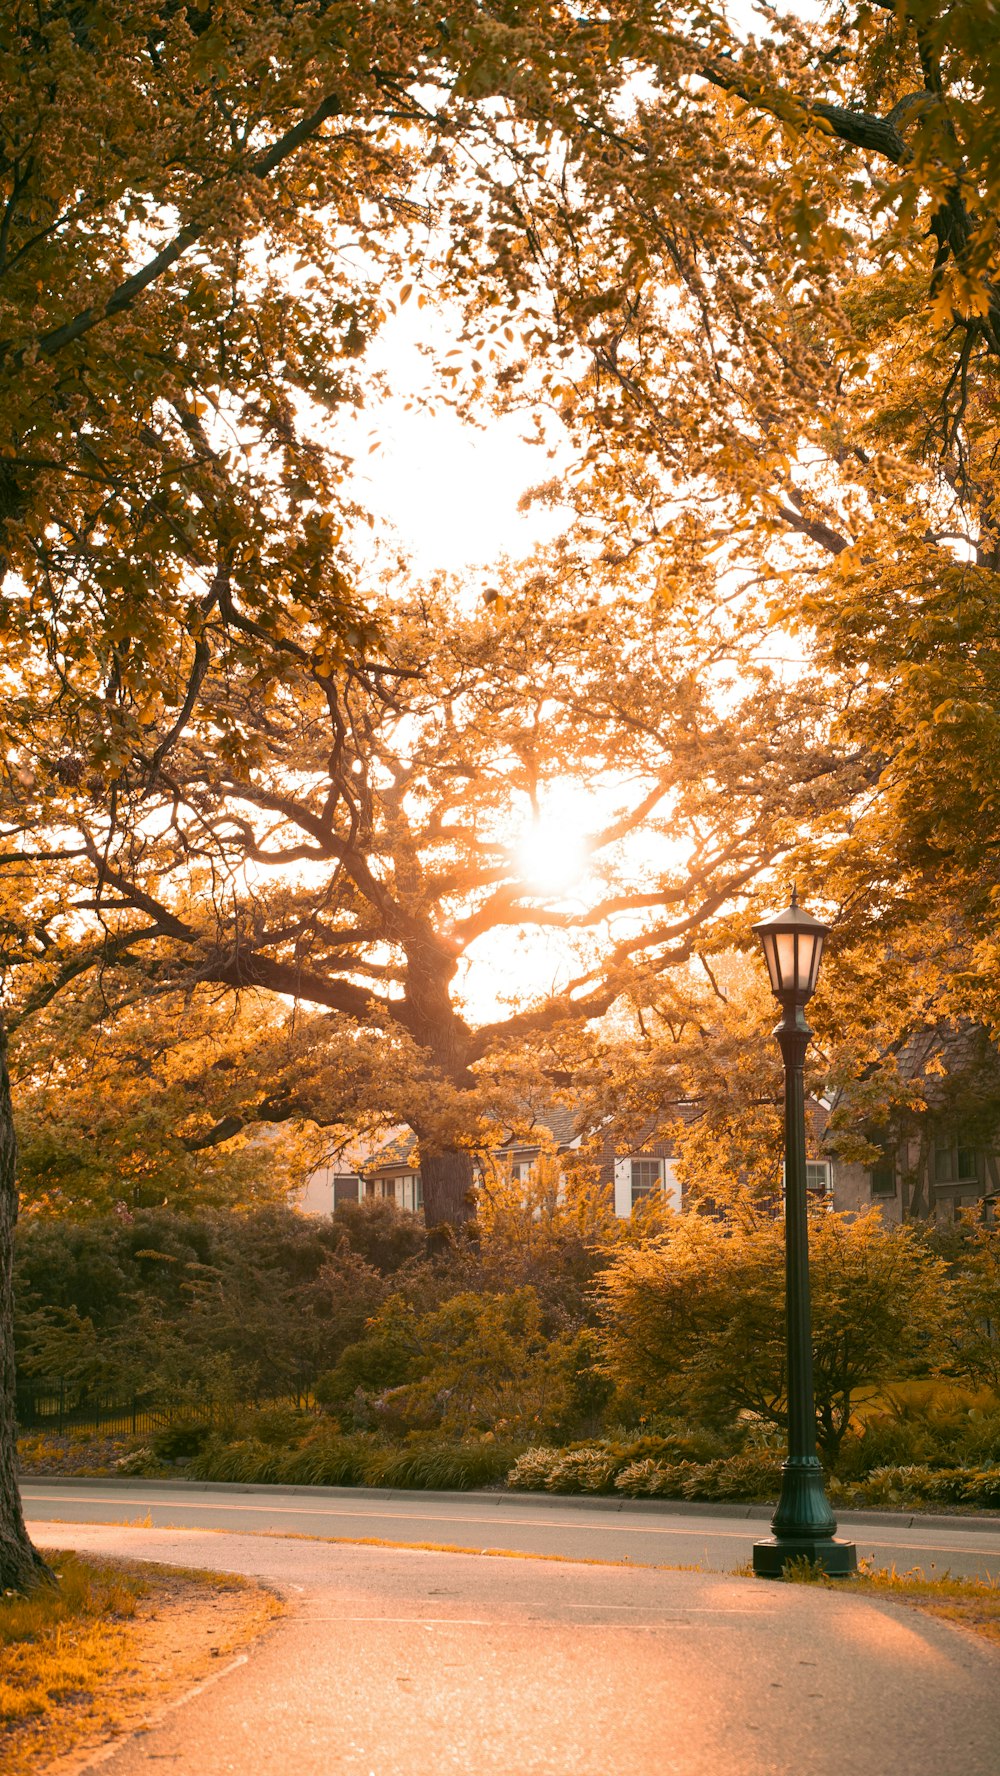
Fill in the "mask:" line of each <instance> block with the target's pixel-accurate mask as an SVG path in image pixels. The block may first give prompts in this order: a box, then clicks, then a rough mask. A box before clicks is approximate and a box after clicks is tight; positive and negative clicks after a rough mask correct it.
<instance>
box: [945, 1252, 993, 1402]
mask: <svg viewBox="0 0 1000 1776" xmlns="http://www.w3.org/2000/svg"><path fill="white" fill-rule="evenodd" d="M967 1235H968V1237H967V1239H966V1240H965V1241H963V1244H962V1248H961V1251H960V1253H959V1254H958V1256H957V1259H955V1260H954V1261H953V1264H952V1286H951V1295H952V1305H953V1316H952V1320H951V1325H950V1328H949V1330H950V1333H951V1339H952V1345H951V1353H950V1354H951V1360H952V1364H953V1366H954V1368H955V1370H956V1371H957V1373H958V1374H960V1375H968V1376H971V1378H972V1380H973V1381H977V1382H980V1383H982V1384H985V1386H987V1387H990V1388H992V1389H993V1391H994V1393H995V1394H997V1395H1000V1228H997V1227H995V1226H991V1227H986V1226H982V1225H979V1226H977V1227H974V1228H973V1227H969V1228H968V1229H967Z"/></svg>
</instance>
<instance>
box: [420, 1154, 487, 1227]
mask: <svg viewBox="0 0 1000 1776" xmlns="http://www.w3.org/2000/svg"><path fill="white" fill-rule="evenodd" d="M420 1179H421V1183H422V1184H423V1190H424V1219H425V1221H426V1223H427V1226H428V1228H429V1229H430V1230H431V1231H432V1232H433V1231H434V1230H436V1229H440V1230H442V1231H443V1230H444V1228H446V1227H462V1226H464V1225H465V1223H466V1222H468V1221H471V1220H472V1218H473V1215H474V1214H475V1203H474V1201H473V1195H472V1191H473V1185H474V1182H475V1178H474V1175H473V1170H472V1156H471V1155H470V1154H468V1153H463V1152H461V1151H460V1150H459V1149H455V1148H452V1149H446V1150H444V1151H441V1150H440V1149H438V1150H437V1151H434V1150H433V1149H432V1148H425V1147H424V1145H423V1143H421V1146H420Z"/></svg>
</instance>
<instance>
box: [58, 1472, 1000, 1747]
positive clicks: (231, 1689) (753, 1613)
mask: <svg viewBox="0 0 1000 1776" xmlns="http://www.w3.org/2000/svg"><path fill="white" fill-rule="evenodd" d="M32 1490H34V1489H32ZM142 1502H145V1501H142ZM31 1503H32V1507H33V1523H32V1528H33V1531H34V1533H35V1534H36V1535H38V1536H39V1537H40V1539H42V1540H43V1542H48V1544H49V1545H53V1544H56V1545H58V1546H62V1547H65V1546H67V1545H70V1546H75V1547H78V1548H80V1549H81V1550H93V1551H102V1552H108V1553H112V1552H114V1553H127V1554H129V1555H132V1556H135V1557H140V1558H145V1559H152V1560H160V1561H167V1562H182V1563H184V1564H193V1565H198V1566H211V1567H214V1568H216V1569H224V1570H228V1571H236V1572H242V1573H247V1574H251V1575H253V1576H255V1577H257V1578H260V1579H263V1580H264V1581H266V1582H269V1583H271V1584H272V1585H274V1586H276V1587H277V1588H278V1589H280V1590H281V1591H282V1592H283V1593H284V1594H285V1596H286V1597H287V1598H288V1599H289V1600H290V1612H289V1614H288V1615H286V1616H285V1617H284V1618H282V1619H281V1620H280V1621H279V1622H278V1623H277V1624H276V1625H275V1626H274V1627H273V1628H272V1629H271V1630H269V1632H268V1633H267V1634H266V1635H265V1637H264V1638H263V1639H262V1640H261V1641H260V1642H258V1644H257V1646H256V1647H255V1648H253V1649H251V1651H250V1653H249V1656H248V1657H246V1658H244V1659H243V1660H241V1661H236V1662H234V1663H233V1664H230V1665H228V1666H226V1667H224V1668H223V1669H222V1670H221V1671H220V1672H219V1673H218V1674H217V1675H214V1676H213V1678H212V1679H211V1680H210V1682H209V1683H208V1684H207V1685H203V1686H201V1688H200V1689H199V1690H196V1691H194V1692H193V1693H192V1694H191V1695H190V1696H189V1697H187V1698H185V1699H182V1700H181V1701H180V1703H179V1704H176V1703H175V1704H174V1705H172V1706H171V1707H170V1708H169V1709H168V1710H167V1711H166V1712H165V1713H164V1714H163V1715H161V1716H160V1718H159V1719H158V1720H154V1721H153V1722H151V1723H150V1726H149V1727H148V1729H147V1730H146V1731H144V1732H142V1733H140V1734H137V1735H134V1736H132V1737H131V1738H129V1739H126V1740H123V1741H122V1742H121V1743H120V1744H118V1745H115V1746H114V1747H112V1748H111V1750H110V1752H108V1751H105V1752H102V1753H99V1754H97V1756H96V1757H95V1758H94V1759H93V1760H92V1762H91V1764H90V1766H89V1767H90V1768H91V1769H95V1768H96V1767H97V1765H98V1764H100V1768H101V1771H102V1776H154V1772H153V1768H152V1767H153V1764H154V1763H156V1765H157V1769H158V1768H159V1764H160V1763H164V1762H165V1763H169V1764H170V1766H171V1776H236V1773H239V1776H245V1773H246V1772H247V1771H252V1772H253V1776H453V1773H454V1776H459V1773H460V1776H512V1773H516V1776H793V1772H794V1776H897V1773H898V1776H996V1771H997V1743H998V1735H1000V1682H998V1679H1000V1656H998V1654H997V1652H996V1650H995V1649H994V1648H992V1647H990V1646H988V1645H987V1644H985V1643H984V1642H981V1641H979V1640H977V1639H975V1638H974V1637H973V1636H972V1635H971V1634H970V1633H968V1632H966V1631H964V1630H962V1629H958V1628H952V1627H950V1626H949V1625H948V1624H946V1623H943V1622H937V1621H934V1620H932V1619H930V1618H928V1617H926V1616H923V1615H920V1614H918V1613H917V1612H916V1611H911V1610H907V1609H906V1608H905V1607H904V1606H901V1605H899V1604H891V1603H890V1604H883V1603H881V1602H879V1603H873V1602H871V1601H869V1600H868V1599H866V1598H863V1597H861V1596H859V1595H857V1594H854V1595H852V1594H851V1593H850V1591H849V1590H847V1589H844V1590H842V1591H841V1590H837V1591H834V1592H830V1591H827V1590H818V1589H812V1588H808V1587H803V1586H796V1585H780V1584H767V1583H765V1582H763V1581H760V1580H753V1579H741V1578H732V1577H728V1576H724V1575H721V1574H714V1573H713V1574H708V1573H703V1572H698V1573H694V1572H679V1571H676V1570H658V1569H654V1568H634V1567H625V1566H600V1565H588V1564H583V1563H579V1564H578V1563H575V1562H554V1561H544V1560H537V1559H513V1560H511V1559H504V1558H502V1557H493V1558H486V1559H481V1558H475V1557H472V1556H470V1555H468V1554H452V1553H448V1554H444V1553H440V1552H436V1551H430V1550H421V1549H417V1548H397V1547H392V1548H387V1547H371V1546H348V1545H345V1544H343V1543H329V1542H318V1541H313V1540H297V1539H292V1538H287V1539H286V1538H285V1537H281V1536H261V1535H239V1534H232V1533H228V1532H226V1531H224V1530H223V1531H222V1532H221V1533H213V1532H212V1531H211V1530H199V1529H184V1530H177V1529H174V1530H169V1529H147V1528H138V1527H135V1528H127V1527H113V1526H98V1525H94V1524H87V1525H67V1524H63V1525H60V1527H59V1529H58V1532H55V1531H53V1530H52V1529H49V1528H48V1527H47V1526H46V1525H45V1524H44V1523H42V1522H39V1521H38V1514H37V1510H36V1509H34V1506H35V1501H34V1500H32V1501H31ZM57 1504H60V1500H59V1499H58V1497H57V1498H56V1499H54V1500H53V1501H52V1506H53V1508H55V1506H56V1505H57ZM99 1505H100V1501H99V1500H96V1499H95V1500H94V1501H92V1506H91V1508H92V1509H96V1508H99ZM62 1508H63V1509H64V1508H65V1505H63V1506H62ZM119 1508H120V1506H119ZM191 1508H194V1509H197V1508H199V1507H197V1506H194V1507H191ZM200 1508H201V1509H202V1511H203V1512H204V1509H205V1505H204V1501H202V1504H201V1507H200ZM226 1508H227V1509H229V1510H231V1511H232V1510H237V1511H238V1510H240V1509H242V1510H243V1511H244V1512H245V1511H246V1510H247V1509H248V1507H247V1505H246V1503H245V1502H241V1501H238V1500H237V1501H234V1502H233V1503H232V1504H230V1505H228V1506H227V1507H226ZM177 1509H178V1506H177V1503H176V1501H171V1503H170V1505H168V1507H167V1510H173V1511H174V1512H175V1513H176V1511H177ZM426 1512H427V1507H424V1516H423V1518H422V1519H421V1518H418V1517H416V1516H413V1515H411V1516H410V1517H409V1518H408V1519H407V1524H408V1525H409V1526H412V1525H413V1524H415V1523H420V1522H423V1523H426V1522H427V1521H428V1518H427V1514H426ZM495 1515H496V1519H497V1520H499V1519H501V1518H506V1517H507V1513H506V1512H504V1511H502V1510H498V1511H496V1513H495ZM527 1515H528V1516H529V1517H530V1513H528V1514H527ZM583 1515H584V1513H580V1516H583ZM287 1521H288V1519H287V1518H286V1519H285V1523H286V1524H287ZM307 1521H308V1522H309V1523H310V1525H311V1526H312V1527H315V1525H316V1523H317V1521H321V1522H322V1521H326V1523H327V1525H328V1526H329V1525H330V1524H332V1525H334V1526H335V1527H336V1528H338V1529H340V1528H344V1527H348V1528H351V1527H354V1528H357V1527H360V1524H361V1522H364V1523H367V1522H369V1521H377V1522H379V1523H382V1524H383V1525H385V1517H384V1515H383V1516H381V1517H375V1518H370V1517H369V1518H360V1519H359V1517H358V1515H357V1513H354V1514H352V1516H351V1519H350V1521H348V1522H346V1524H345V1518H344V1515H343V1512H340V1513H339V1514H337V1515H335V1516H334V1515H332V1514H330V1513H328V1514H327V1517H326V1519H325V1520H324V1519H323V1518H322V1517H320V1518H317V1515H316V1514H315V1513H312V1514H311V1515H309V1517H308V1518H307ZM430 1521H432V1522H433V1523H434V1524H435V1525H438V1526H440V1525H441V1524H442V1523H456V1522H457V1521H458V1519H457V1518H456V1516H455V1514H454V1511H453V1512H452V1515H451V1516H447V1515H446V1514H441V1515H437V1516H433V1517H432V1518H431V1519H430ZM467 1521H470V1520H467ZM391 1524H392V1525H393V1526H394V1527H396V1528H399V1527H400V1518H399V1515H398V1514H397V1515H396V1516H395V1517H393V1518H392V1519H391ZM499 1527H500V1525H499V1521H498V1528H499ZM508 1528H509V1529H512V1528H513V1525H511V1524H509V1523H508ZM549 1529H550V1531H551V1532H553V1533H556V1525H555V1524H553V1523H552V1521H551V1519H550V1520H549ZM568 1533H571V1534H572V1533H574V1531H573V1530H572V1529H571V1530H570V1531H569V1532H568ZM575 1533H582V1534H586V1533H588V1532H586V1531H582V1530H579V1529H578V1530H577V1531H576V1532H575ZM603 1533H604V1531H603V1530H601V1529H600V1528H597V1527H595V1528H594V1529H592V1530H591V1531H590V1532H589V1534H590V1537H591V1539H590V1541H589V1543H588V1546H589V1547H590V1549H591V1551H592V1552H593V1551H594V1550H595V1549H596V1548H602V1547H603V1546H604V1544H603V1542H602V1541H601V1540H600V1539H599V1538H600V1536H601V1535H603ZM609 1533H610V1532H609ZM619 1533H621V1532H619ZM639 1533H641V1534H642V1535H644V1536H646V1537H647V1538H651V1537H653V1536H656V1535H657V1534H660V1535H661V1536H662V1534H663V1533H664V1532H663V1531H662V1529H661V1530H659V1531H657V1530H656V1529H655V1528H653V1529H643V1530H640V1532H639ZM743 1533H744V1535H745V1530H744V1532H743ZM641 1546H642V1548H643V1550H644V1551H646V1552H649V1551H650V1549H648V1548H647V1547H646V1543H643V1544H642V1545H641ZM653 1551H656V1552H659V1553H662V1552H663V1551H664V1546H663V1543H662V1541H658V1542H656V1544H655V1550H653ZM667 1551H670V1552H676V1548H675V1547H674V1546H673V1544H671V1546H670V1548H669V1549H668V1550H667ZM741 1551H742V1550H741V1549H740V1548H739V1547H736V1548H735V1549H733V1548H732V1547H730V1549H729V1551H728V1556H729V1557H731V1555H732V1553H733V1552H736V1553H737V1554H738V1553H740V1552H741Z"/></svg>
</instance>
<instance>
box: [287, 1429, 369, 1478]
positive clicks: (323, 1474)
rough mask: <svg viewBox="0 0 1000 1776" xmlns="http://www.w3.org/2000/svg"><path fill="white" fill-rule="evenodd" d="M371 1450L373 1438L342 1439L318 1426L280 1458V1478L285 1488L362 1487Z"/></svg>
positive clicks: (329, 1430) (332, 1431)
mask: <svg viewBox="0 0 1000 1776" xmlns="http://www.w3.org/2000/svg"><path fill="white" fill-rule="evenodd" d="M374 1449H375V1440H374V1438H372V1437H366V1436H354V1437H343V1436H341V1435H339V1433H338V1432H337V1431H335V1430H333V1429H332V1428H331V1429H327V1428H326V1427H322V1426H320V1427H317V1429H316V1430H314V1431H312V1432H311V1433H310V1435H309V1436H308V1437H307V1438H306V1440H305V1442H304V1443H301V1444H300V1445H299V1447H298V1448H297V1449H291V1450H289V1451H288V1452H287V1454H286V1455H285V1456H284V1457H283V1459H282V1462H281V1467H280V1477H281V1480H282V1482H283V1483H284V1485H286V1486H365V1485H367V1484H369V1481H368V1464H369V1462H370V1461H371V1457H372V1453H373V1450H374Z"/></svg>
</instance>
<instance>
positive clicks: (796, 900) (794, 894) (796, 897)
mask: <svg viewBox="0 0 1000 1776" xmlns="http://www.w3.org/2000/svg"><path fill="white" fill-rule="evenodd" d="M798 904H799V885H798V883H797V882H793V883H792V905H793V907H797V906H798Z"/></svg>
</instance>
